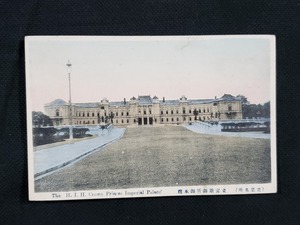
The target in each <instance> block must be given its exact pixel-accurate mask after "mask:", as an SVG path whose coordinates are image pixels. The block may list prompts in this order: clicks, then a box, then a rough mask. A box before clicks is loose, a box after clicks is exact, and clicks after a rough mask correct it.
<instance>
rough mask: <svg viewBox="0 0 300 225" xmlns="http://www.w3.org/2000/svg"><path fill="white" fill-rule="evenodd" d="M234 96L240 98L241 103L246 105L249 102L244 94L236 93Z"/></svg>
mask: <svg viewBox="0 0 300 225" xmlns="http://www.w3.org/2000/svg"><path fill="white" fill-rule="evenodd" d="M236 97H237V98H241V102H242V105H248V104H249V103H250V102H249V101H248V98H247V97H246V96H244V95H237V96H236Z"/></svg>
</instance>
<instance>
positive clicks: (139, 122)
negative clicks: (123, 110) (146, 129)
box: [138, 118, 142, 126]
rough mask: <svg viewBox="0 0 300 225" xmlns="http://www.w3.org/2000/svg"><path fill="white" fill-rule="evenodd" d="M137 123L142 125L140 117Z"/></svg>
mask: <svg viewBox="0 0 300 225" xmlns="http://www.w3.org/2000/svg"><path fill="white" fill-rule="evenodd" d="M138 125H139V126H140V125H142V118H138Z"/></svg>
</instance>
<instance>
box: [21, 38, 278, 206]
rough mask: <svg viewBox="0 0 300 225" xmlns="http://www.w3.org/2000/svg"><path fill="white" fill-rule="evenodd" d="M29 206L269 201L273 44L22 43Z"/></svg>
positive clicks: (272, 185)
mask: <svg viewBox="0 0 300 225" xmlns="http://www.w3.org/2000/svg"><path fill="white" fill-rule="evenodd" d="M25 57H26V91H27V93H26V95H27V129H28V130H27V132H28V181H29V199H30V200H33V201H45V200H47V201H49V200H80V199H104V198H135V197H162V196H199V195H236V194H238V195H243V194H266V193H276V192H277V171H276V114H275V112H276V93H275V81H276V79H275V78H276V74H275V69H276V68H275V36H271V35H226V36H225V35H224V36H28V37H26V38H25Z"/></svg>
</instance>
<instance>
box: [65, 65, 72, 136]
mask: <svg viewBox="0 0 300 225" xmlns="http://www.w3.org/2000/svg"><path fill="white" fill-rule="evenodd" d="M66 65H67V70H68V77H69V125H70V140H73V127H72V126H73V118H72V100H71V99H72V98H71V70H72V64H71V63H70V60H68V63H67V64H66Z"/></svg>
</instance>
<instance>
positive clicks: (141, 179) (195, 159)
mask: <svg viewBox="0 0 300 225" xmlns="http://www.w3.org/2000/svg"><path fill="white" fill-rule="evenodd" d="M270 181H271V159H270V140H265V139H251V138H238V137H225V136H216V135H204V134H197V133H193V132H191V131H189V130H187V129H186V128H184V127H181V126H164V127H138V128H127V130H126V132H125V134H124V136H123V138H122V139H120V140H119V141H117V142H115V143H113V144H111V145H109V146H107V147H106V148H105V149H103V150H101V151H98V152H95V153H93V154H91V155H89V156H88V157H86V158H84V159H83V160H81V161H79V162H78V163H76V164H74V165H72V166H70V167H67V168H64V169H62V170H59V171H57V172H56V173H53V174H51V175H48V176H46V177H44V178H41V179H39V180H37V181H35V191H37V192H50V191H72V190H73V191H74V190H93V189H120V188H134V187H161V186H183V185H213V184H240V183H269V182H270Z"/></svg>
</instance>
